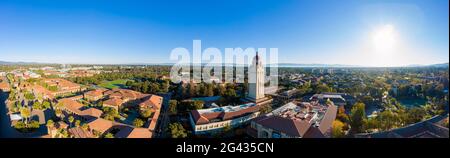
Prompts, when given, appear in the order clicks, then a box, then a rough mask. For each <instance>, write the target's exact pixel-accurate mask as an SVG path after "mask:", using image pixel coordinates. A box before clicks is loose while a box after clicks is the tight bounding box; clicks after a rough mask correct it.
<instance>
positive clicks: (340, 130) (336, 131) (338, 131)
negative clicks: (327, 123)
mask: <svg viewBox="0 0 450 158" xmlns="http://www.w3.org/2000/svg"><path fill="white" fill-rule="evenodd" d="M331 137H332V138H343V137H345V132H344V123H342V122H341V121H339V120H335V121H333V124H332V128H331Z"/></svg>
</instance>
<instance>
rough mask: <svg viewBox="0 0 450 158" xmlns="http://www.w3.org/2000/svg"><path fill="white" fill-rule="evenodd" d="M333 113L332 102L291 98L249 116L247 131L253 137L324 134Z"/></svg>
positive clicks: (312, 136) (329, 124)
mask: <svg viewBox="0 0 450 158" xmlns="http://www.w3.org/2000/svg"><path fill="white" fill-rule="evenodd" d="M336 113H337V107H336V106H335V105H334V104H333V103H332V102H329V103H328V104H326V105H324V104H319V103H318V102H317V101H316V102H300V103H295V102H290V103H288V104H285V105H284V106H282V107H280V108H277V109H276V110H274V111H272V112H271V113H268V114H266V115H264V116H261V117H258V118H256V119H254V120H252V122H251V126H250V127H249V128H248V129H247V133H248V134H249V135H250V136H252V137H255V138H326V137H330V135H331V127H332V123H333V121H334V120H335V118H336Z"/></svg>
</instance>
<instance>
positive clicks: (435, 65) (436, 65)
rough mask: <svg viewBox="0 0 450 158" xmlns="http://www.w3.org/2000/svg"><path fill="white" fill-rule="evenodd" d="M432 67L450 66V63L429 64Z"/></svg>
mask: <svg viewBox="0 0 450 158" xmlns="http://www.w3.org/2000/svg"><path fill="white" fill-rule="evenodd" d="M428 66H430V67H439V68H446V67H447V68H448V63H442V64H433V65H428Z"/></svg>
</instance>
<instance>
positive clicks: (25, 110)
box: [20, 107, 31, 127]
mask: <svg viewBox="0 0 450 158" xmlns="http://www.w3.org/2000/svg"><path fill="white" fill-rule="evenodd" d="M20 116H22V118H24V119H25V120H24V121H25V127H28V118H29V117H30V116H31V111H30V109H29V108H28V107H22V108H21V109H20Z"/></svg>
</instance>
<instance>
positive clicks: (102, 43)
mask: <svg viewBox="0 0 450 158" xmlns="http://www.w3.org/2000/svg"><path fill="white" fill-rule="evenodd" d="M448 2H449V1H447V0H427V1H422V0H408V1H400V0H399V1H397V0H390V1H383V0H381V1H372V0H367V1H357V0H345V1H332V0H329V1H328V0H321V1H297V0H292V1H290V0H287V1H270V0H269V1H264V3H262V2H260V1H256V0H248V1H238V0H231V1H214V2H205V1H187V2H185V1H181V0H180V1H177V0H169V1H164V2H146V1H132V2H130V1H95V2H92V1H87V0H80V1H71V0H69V1H64V2H55V1H47V0H43V1H27V0H26V1H9V0H5V1H1V2H0V23H1V25H0V61H8V62H19V61H20V62H40V63H67V64H135V63H145V64H151V63H155V64H158V63H175V62H176V61H171V60H169V59H170V52H171V50H172V49H174V48H177V47H185V48H187V49H189V50H192V41H193V40H202V48H203V50H204V49H205V48H208V47H216V48H218V49H220V50H224V49H225V48H230V47H231V48H236V47H241V48H248V47H253V48H278V52H279V53H278V54H279V57H278V60H279V62H280V63H294V64H339V65H358V66H376V67H385V66H386V67H390V66H408V65H416V64H419V65H430V64H440V63H448V61H449V55H448V53H449V44H448V43H449V36H448V35H449V29H448V28H449V8H448V5H449V4H448Z"/></svg>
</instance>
